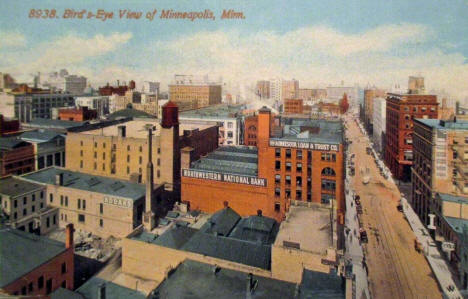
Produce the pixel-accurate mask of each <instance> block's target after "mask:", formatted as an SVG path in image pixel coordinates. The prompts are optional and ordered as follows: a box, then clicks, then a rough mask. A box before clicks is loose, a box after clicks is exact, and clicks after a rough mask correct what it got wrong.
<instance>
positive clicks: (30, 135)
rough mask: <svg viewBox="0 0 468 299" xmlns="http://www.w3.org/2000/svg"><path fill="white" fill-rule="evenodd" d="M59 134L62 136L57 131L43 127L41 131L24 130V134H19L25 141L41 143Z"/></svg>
mask: <svg viewBox="0 0 468 299" xmlns="http://www.w3.org/2000/svg"><path fill="white" fill-rule="evenodd" d="M57 136H62V135H61V134H59V133H57V132H53V131H45V130H42V129H41V130H39V131H28V132H24V133H23V134H21V135H20V136H19V138H20V139H21V140H24V141H29V142H37V143H41V142H48V141H50V140H52V139H54V138H55V137H57Z"/></svg>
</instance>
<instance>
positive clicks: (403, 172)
mask: <svg viewBox="0 0 468 299" xmlns="http://www.w3.org/2000/svg"><path fill="white" fill-rule="evenodd" d="M386 102H387V104H386V120H385V121H386V125H385V130H386V133H385V138H386V140H385V163H386V164H387V166H388V167H389V168H390V170H391V172H392V174H393V176H394V177H395V178H397V179H399V180H403V181H408V180H409V179H410V178H411V165H412V164H413V119H415V118H430V119H432V118H434V119H436V118H437V109H438V103H437V97H436V96H435V95H418V94H389V95H388V96H387V99H386Z"/></svg>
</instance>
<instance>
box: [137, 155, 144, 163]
mask: <svg viewBox="0 0 468 299" xmlns="http://www.w3.org/2000/svg"><path fill="white" fill-rule="evenodd" d="M142 162H143V158H142V157H141V156H140V158H138V163H140V164H141V163H142Z"/></svg>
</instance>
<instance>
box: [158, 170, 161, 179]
mask: <svg viewBox="0 0 468 299" xmlns="http://www.w3.org/2000/svg"><path fill="white" fill-rule="evenodd" d="M160 176H161V172H159V170H158V178H159V177H160Z"/></svg>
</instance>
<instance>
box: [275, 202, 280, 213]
mask: <svg viewBox="0 0 468 299" xmlns="http://www.w3.org/2000/svg"><path fill="white" fill-rule="evenodd" d="M280 210H281V204H280V203H279V202H275V212H279V211H280Z"/></svg>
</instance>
